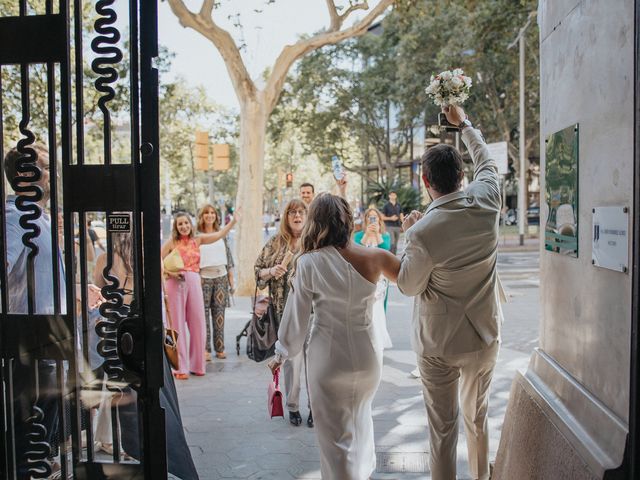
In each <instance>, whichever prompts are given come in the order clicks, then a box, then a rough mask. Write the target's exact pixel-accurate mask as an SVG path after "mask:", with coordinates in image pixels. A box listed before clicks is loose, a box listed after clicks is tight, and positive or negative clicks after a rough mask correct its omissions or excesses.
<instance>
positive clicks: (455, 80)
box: [451, 77, 464, 88]
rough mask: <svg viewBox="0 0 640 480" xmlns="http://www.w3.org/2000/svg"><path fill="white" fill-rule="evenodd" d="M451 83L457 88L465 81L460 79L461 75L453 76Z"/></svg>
mask: <svg viewBox="0 0 640 480" xmlns="http://www.w3.org/2000/svg"><path fill="white" fill-rule="evenodd" d="M451 84H452V85H453V86H454V87H455V88H460V87H461V86H462V85H464V82H463V81H462V80H461V79H460V77H453V78H452V79H451Z"/></svg>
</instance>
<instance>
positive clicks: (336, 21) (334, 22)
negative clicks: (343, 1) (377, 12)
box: [326, 0, 369, 32]
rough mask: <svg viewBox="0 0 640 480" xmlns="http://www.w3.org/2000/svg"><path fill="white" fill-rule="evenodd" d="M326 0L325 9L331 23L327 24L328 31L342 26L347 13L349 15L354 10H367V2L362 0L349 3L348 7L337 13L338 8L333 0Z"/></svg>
mask: <svg viewBox="0 0 640 480" xmlns="http://www.w3.org/2000/svg"><path fill="white" fill-rule="evenodd" d="M326 1H327V9H328V10H329V17H330V18H331V24H330V25H329V30H328V31H329V32H337V31H339V30H340V29H341V28H342V25H343V24H344V21H345V20H346V19H347V17H348V16H349V15H351V14H352V13H353V12H355V11H356V10H369V4H368V3H367V2H366V1H364V2H362V3H356V4H351V5H349V8H347V10H346V11H345V12H344V13H343V14H342V15H340V14H339V13H338V8H337V7H336V4H335V2H334V1H333V0H326Z"/></svg>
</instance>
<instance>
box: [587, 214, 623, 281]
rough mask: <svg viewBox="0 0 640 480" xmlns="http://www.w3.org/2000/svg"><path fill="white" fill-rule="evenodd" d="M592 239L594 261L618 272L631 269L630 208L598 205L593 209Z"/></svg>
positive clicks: (597, 264) (595, 263)
mask: <svg viewBox="0 0 640 480" xmlns="http://www.w3.org/2000/svg"><path fill="white" fill-rule="evenodd" d="M591 240H592V243H593V248H592V250H591V259H592V263H593V264H594V265H595V266H596V267H602V268H608V269H610V270H615V271H617V272H627V271H628V269H629V209H628V208H627V207H596V208H594V209H593V222H592V232H591Z"/></svg>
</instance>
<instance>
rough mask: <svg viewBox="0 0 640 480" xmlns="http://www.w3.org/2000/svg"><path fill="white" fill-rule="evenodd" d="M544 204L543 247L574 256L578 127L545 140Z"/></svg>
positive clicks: (576, 229)
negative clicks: (545, 218) (545, 205)
mask: <svg viewBox="0 0 640 480" xmlns="http://www.w3.org/2000/svg"><path fill="white" fill-rule="evenodd" d="M545 143H546V149H545V186H546V188H545V202H546V204H547V211H548V212H549V215H548V217H547V223H546V224H545V228H544V248H545V250H547V251H550V252H556V253H560V254H563V255H568V256H571V257H577V256H578V163H579V149H578V145H579V143H578V124H575V125H572V126H570V127H568V128H565V129H564V130H560V131H559V132H556V133H553V134H551V135H549V136H548V137H547V139H546V140H545Z"/></svg>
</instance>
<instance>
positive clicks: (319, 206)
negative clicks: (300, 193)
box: [300, 193, 353, 255]
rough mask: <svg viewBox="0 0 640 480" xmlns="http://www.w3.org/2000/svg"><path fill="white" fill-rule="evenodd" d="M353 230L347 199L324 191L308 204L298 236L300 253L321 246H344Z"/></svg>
mask: <svg viewBox="0 0 640 480" xmlns="http://www.w3.org/2000/svg"><path fill="white" fill-rule="evenodd" d="M352 232H353V214H352V213H351V208H350V207H349V204H348V203H347V201H346V200H345V199H344V198H342V197H338V196H337V195H331V194H330V193H325V194H322V195H318V196H317V197H316V198H315V199H314V200H313V202H311V205H310V206H309V213H308V214H307V221H306V223H305V224H304V228H303V229H302V236H301V238H300V244H301V248H300V255H302V254H303V253H306V252H310V251H312V250H318V249H319V248H322V247H328V246H334V247H340V248H342V247H346V246H347V244H348V243H349V241H350V240H351V233H352Z"/></svg>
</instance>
